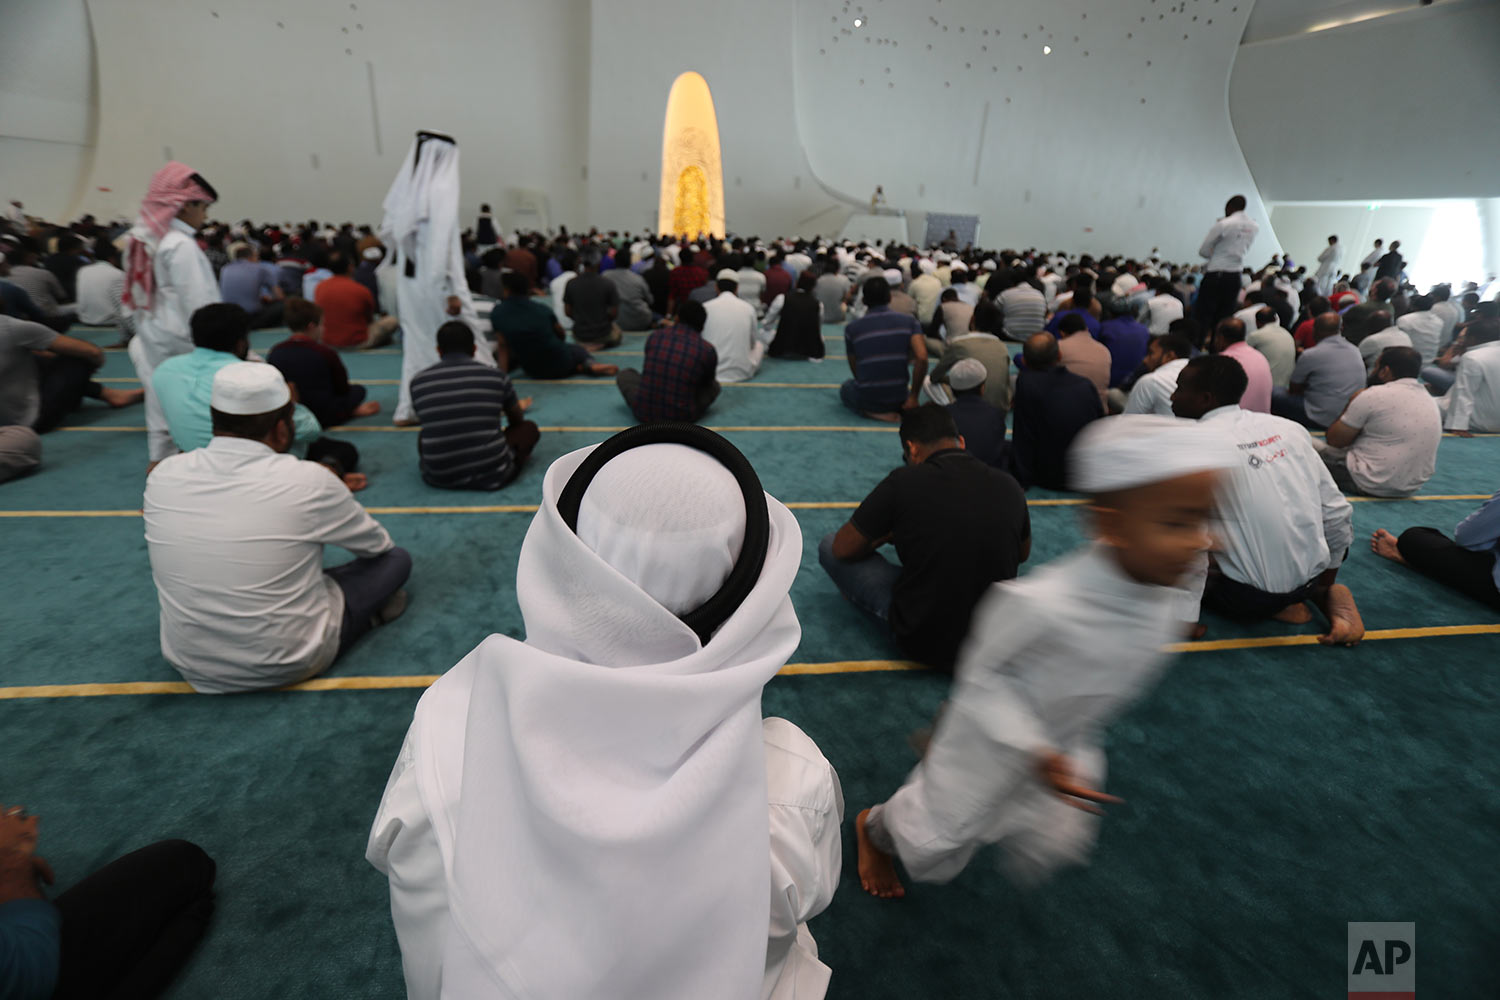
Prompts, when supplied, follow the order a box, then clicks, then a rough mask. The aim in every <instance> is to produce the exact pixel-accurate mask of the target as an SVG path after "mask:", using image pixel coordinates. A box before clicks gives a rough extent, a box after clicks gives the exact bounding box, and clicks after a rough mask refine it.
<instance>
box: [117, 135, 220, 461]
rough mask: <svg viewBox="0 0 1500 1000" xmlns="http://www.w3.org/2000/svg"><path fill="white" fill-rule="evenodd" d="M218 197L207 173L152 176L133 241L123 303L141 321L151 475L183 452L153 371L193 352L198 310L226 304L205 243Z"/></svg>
mask: <svg viewBox="0 0 1500 1000" xmlns="http://www.w3.org/2000/svg"><path fill="white" fill-rule="evenodd" d="M218 198H219V194H218V192H217V191H215V190H214V189H213V186H212V185H211V184H209V183H208V181H206V180H204V179H203V176H202V175H201V174H199V173H198V172H197V171H195V170H194V169H193V168H192V167H190V166H188V165H187V164H185V163H178V162H176V161H175V160H174V161H173V162H171V163H168V164H167V165H166V166H164V167H162V168H161V169H160V170H158V171H157V172H156V174H155V176H153V177H152V178H151V186H150V188H148V189H147V191H146V197H145V199H144V200H143V201H142V202H141V212H140V215H139V216H138V217H137V219H136V223H135V225H134V226H133V227H132V228H131V230H130V241H129V243H127V244H126V266H125V293H124V296H123V298H122V302H123V304H124V307H125V310H126V315H127V316H130V317H132V318H133V322H134V324H135V336H134V337H132V338H131V340H130V360H131V363H132V364H134V365H135V374H136V378H138V379H140V383H141V388H143V389H145V390H146V447H147V455H148V459H149V461H150V465H149V466H148V467H147V471H148V472H149V470H150V468H151V466H154V465H155V464H156V463H157V462H160V461H161V460H162V459H164V458H166V457H167V456H168V455H171V454H174V453H175V452H176V451H177V446H176V445H174V444H173V443H172V433H171V431H169V430H168V429H167V417H166V414H165V413H163V412H162V408H161V403H159V402H158V401H157V399H156V393H155V391H154V390H152V388H151V374H152V372H154V371H156V366H157V365H159V364H161V363H162V362H163V361H165V360H167V359H168V358H170V357H173V356H174V355H178V354H186V353H188V352H189V351H191V350H192V349H193V335H192V318H193V313H195V312H197V311H198V310H199V309H201V308H202V307H204V306H206V305H211V304H213V303H215V302H218V301H219V282H218V281H217V279H215V278H214V269H213V265H211V264H210V263H209V262H208V258H207V257H206V256H204V253H203V250H202V249H201V248H199V246H198V240H197V233H198V230H199V229H201V228H203V223H204V221H206V220H207V218H208V206H209V205H210V204H212V203H213V202H215V201H217V200H218Z"/></svg>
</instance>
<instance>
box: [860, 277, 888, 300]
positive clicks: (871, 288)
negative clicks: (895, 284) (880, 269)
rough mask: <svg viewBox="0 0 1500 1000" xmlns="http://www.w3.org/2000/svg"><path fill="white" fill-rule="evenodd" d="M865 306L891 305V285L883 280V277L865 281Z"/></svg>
mask: <svg viewBox="0 0 1500 1000" xmlns="http://www.w3.org/2000/svg"><path fill="white" fill-rule="evenodd" d="M864 294H865V305H867V306H888V305H890V304H891V285H890V282H888V281H886V280H885V275H883V274H882V275H881V276H879V277H878V278H866V279H865V289H864Z"/></svg>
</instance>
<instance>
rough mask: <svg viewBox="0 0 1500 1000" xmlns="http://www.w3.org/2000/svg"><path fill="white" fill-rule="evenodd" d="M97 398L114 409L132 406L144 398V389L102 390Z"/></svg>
mask: <svg viewBox="0 0 1500 1000" xmlns="http://www.w3.org/2000/svg"><path fill="white" fill-rule="evenodd" d="M99 398H100V399H102V400H104V401H105V402H106V403H108V404H109V405H110V406H112V407H114V408H115V409H117V410H118V409H119V408H120V407H122V406H134V405H135V404H136V403H139V402H140V401H141V400H143V399H145V398H146V390H145V389H102V390H100V392H99Z"/></svg>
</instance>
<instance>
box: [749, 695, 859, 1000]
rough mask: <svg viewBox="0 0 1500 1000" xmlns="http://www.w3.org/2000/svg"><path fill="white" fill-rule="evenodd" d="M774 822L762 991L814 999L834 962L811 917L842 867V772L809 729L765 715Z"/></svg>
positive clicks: (786, 998)
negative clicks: (822, 949) (821, 950)
mask: <svg viewBox="0 0 1500 1000" xmlns="http://www.w3.org/2000/svg"><path fill="white" fill-rule="evenodd" d="M762 737H763V740H764V743H765V750H766V794H767V801H768V804H769V806H770V822H771V924H770V930H769V934H768V937H767V948H766V975H765V979H764V982H763V987H762V991H761V995H762V996H763V997H765V998H774V1000H816V998H820V997H822V996H823V994H824V992H826V990H827V989H828V981H829V977H830V975H831V970H830V969H829V968H828V966H826V965H824V964H823V963H822V962H821V961H819V960H818V946H817V942H815V941H814V940H813V937H812V934H811V933H810V932H809V931H808V929H807V921H809V920H811V919H812V918H813V917H815V916H817V915H818V914H819V913H822V912H823V911H824V910H825V909H827V907H828V904H829V903H831V902H832V901H833V894H834V891H835V890H836V889H837V888H838V884H839V875H840V873H841V870H842V868H843V860H844V855H843V838H842V836H841V835H840V829H841V826H842V823H843V818H844V794H843V789H842V788H841V787H840V786H839V779H838V774H837V773H836V772H835V771H834V769H833V766H832V765H831V764H829V763H828V761H827V759H826V758H824V756H823V754H822V753H821V752H820V751H819V750H818V746H817V744H816V743H814V742H813V741H812V740H811V739H809V738H808V736H807V734H805V733H804V732H802V730H800V729H798V728H797V727H796V726H794V725H793V724H792V723H790V722H788V721H787V720H785V719H777V718H771V719H765V720H763V722H762Z"/></svg>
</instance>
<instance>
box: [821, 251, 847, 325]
mask: <svg viewBox="0 0 1500 1000" xmlns="http://www.w3.org/2000/svg"><path fill="white" fill-rule="evenodd" d="M813 296H814V297H815V298H816V299H817V300H818V301H819V302H821V303H822V304H823V322H824V323H842V322H843V321H844V300H845V299H846V298H848V297H849V279H848V278H846V277H844V276H843V275H842V274H840V273H839V262H838V261H836V260H834V259H833V258H831V257H830V258H829V259H828V260H827V261H825V262H824V263H823V273H822V274H820V275H819V276H818V283H817V284H816V285H814V286H813Z"/></svg>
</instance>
